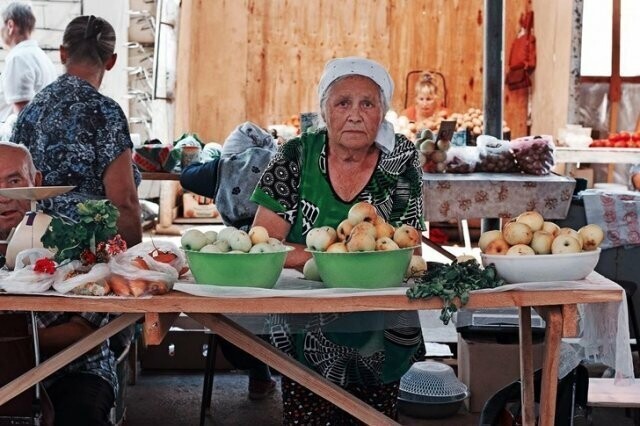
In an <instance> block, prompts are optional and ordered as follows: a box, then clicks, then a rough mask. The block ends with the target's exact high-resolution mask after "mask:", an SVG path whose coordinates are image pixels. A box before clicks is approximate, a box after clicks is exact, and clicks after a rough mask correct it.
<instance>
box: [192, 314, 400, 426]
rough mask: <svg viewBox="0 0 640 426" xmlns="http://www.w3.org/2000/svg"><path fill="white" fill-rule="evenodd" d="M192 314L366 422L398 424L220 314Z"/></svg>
mask: <svg viewBox="0 0 640 426" xmlns="http://www.w3.org/2000/svg"><path fill="white" fill-rule="evenodd" d="M188 315H189V316H190V317H191V318H193V319H195V320H196V321H198V322H199V323H200V324H202V325H204V326H205V327H207V328H209V329H210V330H211V331H213V332H215V333H216V334H218V335H220V336H222V337H223V338H225V339H226V340H228V341H229V342H231V343H232V344H234V345H235V346H237V347H239V348H241V349H243V350H245V351H247V352H249V353H250V354H251V355H253V356H254V357H256V358H257V359H259V360H260V361H262V362H264V363H266V364H268V365H269V366H271V367H274V368H275V369H276V370H278V371H279V372H280V373H282V374H284V375H286V376H287V377H289V378H291V379H292V380H295V381H296V382H298V383H300V384H301V385H302V386H304V387H306V388H307V389H309V390H310V391H312V392H314V393H316V394H318V395H320V396H321V397H323V398H325V399H326V400H327V401H329V402H331V403H333V404H335V405H336V406H338V407H340V408H342V409H343V410H344V411H346V412H348V413H349V414H351V415H352V416H354V417H356V418H357V419H359V420H361V421H363V422H364V423H365V424H371V425H381V426H382V425H398V423H396V422H395V421H394V420H392V419H390V418H389V417H387V416H385V415H384V414H382V413H381V412H379V411H377V410H376V409H374V408H373V407H371V406H369V405H367V404H366V403H364V402H363V401H361V400H360V399H358V398H356V397H355V396H353V395H351V394H350V393H348V392H347V391H345V390H344V389H342V388H340V387H339V386H337V385H335V384H334V383H332V382H330V381H328V380H326V379H325V378H324V377H322V376H321V375H319V374H318V373H316V372H315V371H313V370H311V369H310V368H308V367H306V366H304V365H302V364H300V363H298V362H297V361H296V360H294V359H293V358H291V357H289V356H287V355H285V354H284V353H283V352H280V351H279V350H277V349H276V348H274V347H273V346H271V345H269V344H268V343H266V342H264V341H263V340H261V339H259V338H258V337H256V336H255V335H253V334H252V333H250V332H249V331H247V330H245V329H244V328H242V327H240V326H239V325H238V324H236V323H234V322H233V321H231V320H230V319H228V318H226V317H225V316H224V315H221V314H198V313H189V314H188Z"/></svg>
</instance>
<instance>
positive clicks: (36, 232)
mask: <svg viewBox="0 0 640 426" xmlns="http://www.w3.org/2000/svg"><path fill="white" fill-rule="evenodd" d="M73 188H75V186H34V187H27V188H4V189H0V196H2V197H5V198H10V199H12V200H29V201H31V210H30V211H28V212H27V213H26V214H25V215H24V218H23V219H22V221H20V223H19V224H18V225H17V226H16V227H15V228H14V229H13V230H12V231H11V232H10V233H9V237H8V238H7V240H6V244H7V254H6V266H7V268H9V269H13V267H14V266H15V261H16V255H17V254H18V253H19V252H21V251H22V250H25V249H29V248H41V247H42V243H41V242H40V238H42V236H43V235H44V233H45V231H46V230H47V227H48V226H49V223H50V222H51V216H49V215H48V214H46V213H44V212H42V211H39V210H37V205H36V204H37V203H36V201H39V200H44V199H47V198H51V197H56V196H58V195H61V194H65V193H67V192H69V191H71V190H72V189H73Z"/></svg>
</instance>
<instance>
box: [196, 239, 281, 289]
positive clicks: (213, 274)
mask: <svg viewBox="0 0 640 426" xmlns="http://www.w3.org/2000/svg"><path fill="white" fill-rule="evenodd" d="M291 250H293V247H290V246H286V250H284V251H278V252H273V253H200V252H199V251H192V250H185V251H184V252H185V254H186V255H187V262H189V268H190V269H191V273H192V274H193V278H194V279H195V281H196V283H198V284H213V285H221V286H236V287H260V288H273V286H274V285H276V282H277V281H278V277H280V273H281V272H282V268H283V267H284V261H285V259H286V258H287V253H288V252H289V251H291Z"/></svg>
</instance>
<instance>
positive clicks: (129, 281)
mask: <svg viewBox="0 0 640 426" xmlns="http://www.w3.org/2000/svg"><path fill="white" fill-rule="evenodd" d="M161 253H171V254H173V255H175V258H173V259H172V260H171V261H169V262H168V263H165V262H159V261H157V260H155V259H154V257H156V258H159V254H161ZM171 257H173V256H171ZM185 266H186V260H185V257H184V254H183V253H182V251H181V250H180V249H179V248H178V247H177V246H176V245H175V244H173V243H170V242H165V241H163V242H146V243H141V244H138V245H136V246H133V247H131V248H129V249H128V250H127V251H125V252H124V253H120V254H118V255H116V256H114V257H113V258H112V259H111V260H110V261H109V268H110V269H111V276H110V278H109V286H110V287H111V290H112V291H113V292H114V293H116V294H118V295H121V296H136V297H137V296H145V295H153V294H164V293H167V292H169V291H170V290H171V289H172V288H173V284H174V283H175V282H176V281H177V280H178V276H179V271H183V270H184V268H185Z"/></svg>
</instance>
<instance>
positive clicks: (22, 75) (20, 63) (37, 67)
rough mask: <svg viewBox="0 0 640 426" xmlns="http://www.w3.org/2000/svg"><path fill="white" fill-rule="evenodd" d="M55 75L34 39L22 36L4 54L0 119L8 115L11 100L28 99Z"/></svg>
mask: <svg viewBox="0 0 640 426" xmlns="http://www.w3.org/2000/svg"><path fill="white" fill-rule="evenodd" d="M57 76H58V72H57V71H56V68H55V66H54V65H53V62H51V59H49V57H48V56H47V55H46V53H44V51H43V50H42V49H40V47H38V42H37V41H36V40H25V41H23V42H20V43H18V44H17V45H15V46H14V47H13V48H12V49H11V50H10V51H9V53H8V54H7V57H6V59H5V65H4V69H3V70H2V76H0V79H1V80H2V90H1V91H0V122H4V121H5V120H6V119H7V118H8V117H9V115H11V113H12V112H13V104H14V103H16V102H24V101H30V100H31V99H33V97H34V96H35V95H36V93H38V92H39V91H40V90H41V89H42V88H43V87H45V86H46V85H48V84H49V83H51V82H53V81H54V80H55V79H56V78H57Z"/></svg>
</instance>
